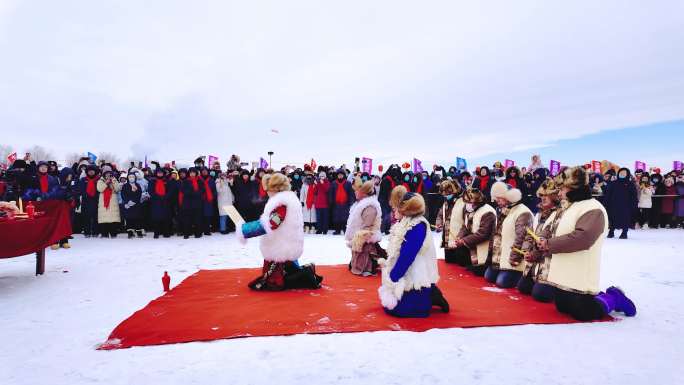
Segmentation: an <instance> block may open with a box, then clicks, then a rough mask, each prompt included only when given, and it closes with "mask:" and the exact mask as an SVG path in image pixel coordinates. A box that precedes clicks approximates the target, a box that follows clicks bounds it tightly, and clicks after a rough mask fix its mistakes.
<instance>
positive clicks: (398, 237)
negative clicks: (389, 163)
mask: <svg viewBox="0 0 684 385" xmlns="http://www.w3.org/2000/svg"><path fill="white" fill-rule="evenodd" d="M390 204H391V206H392V209H393V210H394V215H395V217H396V219H397V220H398V222H397V223H395V224H394V225H393V226H392V229H391V230H390V240H389V244H388V247H387V259H386V260H385V259H380V260H379V261H378V262H379V263H380V266H381V267H382V286H380V288H379V289H378V293H379V295H380V301H381V303H382V306H383V307H384V308H385V312H386V313H387V314H390V315H393V316H396V317H411V318H418V317H428V316H430V309H431V308H432V307H433V306H435V305H437V306H439V307H440V308H441V310H442V311H443V312H445V313H447V312H449V303H448V302H447V301H446V299H445V298H444V296H443V295H442V292H441V291H440V290H439V288H438V287H437V285H436V284H437V281H438V280H439V273H438V271H437V253H436V251H435V244H434V241H433V239H432V232H431V231H430V224H429V223H428V221H427V220H426V219H425V217H424V216H423V214H424V213H425V200H424V199H423V197H422V196H421V195H420V194H416V193H407V192H406V188H405V187H403V186H398V187H395V189H394V190H393V191H392V197H391V202H390Z"/></svg>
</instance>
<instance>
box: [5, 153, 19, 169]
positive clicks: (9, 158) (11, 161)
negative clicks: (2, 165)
mask: <svg viewBox="0 0 684 385" xmlns="http://www.w3.org/2000/svg"><path fill="white" fill-rule="evenodd" d="M16 160H17V153H16V151H15V152H13V153H11V154H9V155H7V164H8V165H10V166H12V164H14V161H16Z"/></svg>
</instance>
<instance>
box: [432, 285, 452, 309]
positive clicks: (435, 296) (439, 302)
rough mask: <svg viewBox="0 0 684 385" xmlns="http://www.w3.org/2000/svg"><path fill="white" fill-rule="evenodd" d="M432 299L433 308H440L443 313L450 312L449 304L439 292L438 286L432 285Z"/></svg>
mask: <svg viewBox="0 0 684 385" xmlns="http://www.w3.org/2000/svg"><path fill="white" fill-rule="evenodd" d="M430 299H431V300H432V306H439V308H440V309H442V313H448V312H449V302H447V300H446V298H444V295H442V291H441V290H439V288H438V287H437V285H432V292H431V293H430Z"/></svg>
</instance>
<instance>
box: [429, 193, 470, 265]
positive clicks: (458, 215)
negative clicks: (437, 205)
mask: <svg viewBox="0 0 684 385" xmlns="http://www.w3.org/2000/svg"><path fill="white" fill-rule="evenodd" d="M462 192H463V189H461V185H459V184H458V183H456V182H454V181H451V180H445V181H443V182H442V183H441V184H440V185H439V193H440V194H441V195H442V197H444V204H443V205H442V207H441V209H440V210H438V213H437V220H436V222H435V223H436V225H435V229H436V230H437V232H441V233H442V243H441V245H440V246H441V247H442V248H443V249H444V259H445V260H454V258H455V253H456V248H452V247H451V246H450V242H449V241H450V240H453V239H456V235H457V234H458V232H459V231H461V227H462V226H463V208H464V203H463V199H461V194H462Z"/></svg>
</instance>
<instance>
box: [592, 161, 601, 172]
mask: <svg viewBox="0 0 684 385" xmlns="http://www.w3.org/2000/svg"><path fill="white" fill-rule="evenodd" d="M591 169H592V170H593V171H594V172H595V173H597V174H600V173H601V162H599V161H598V160H592V161H591Z"/></svg>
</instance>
